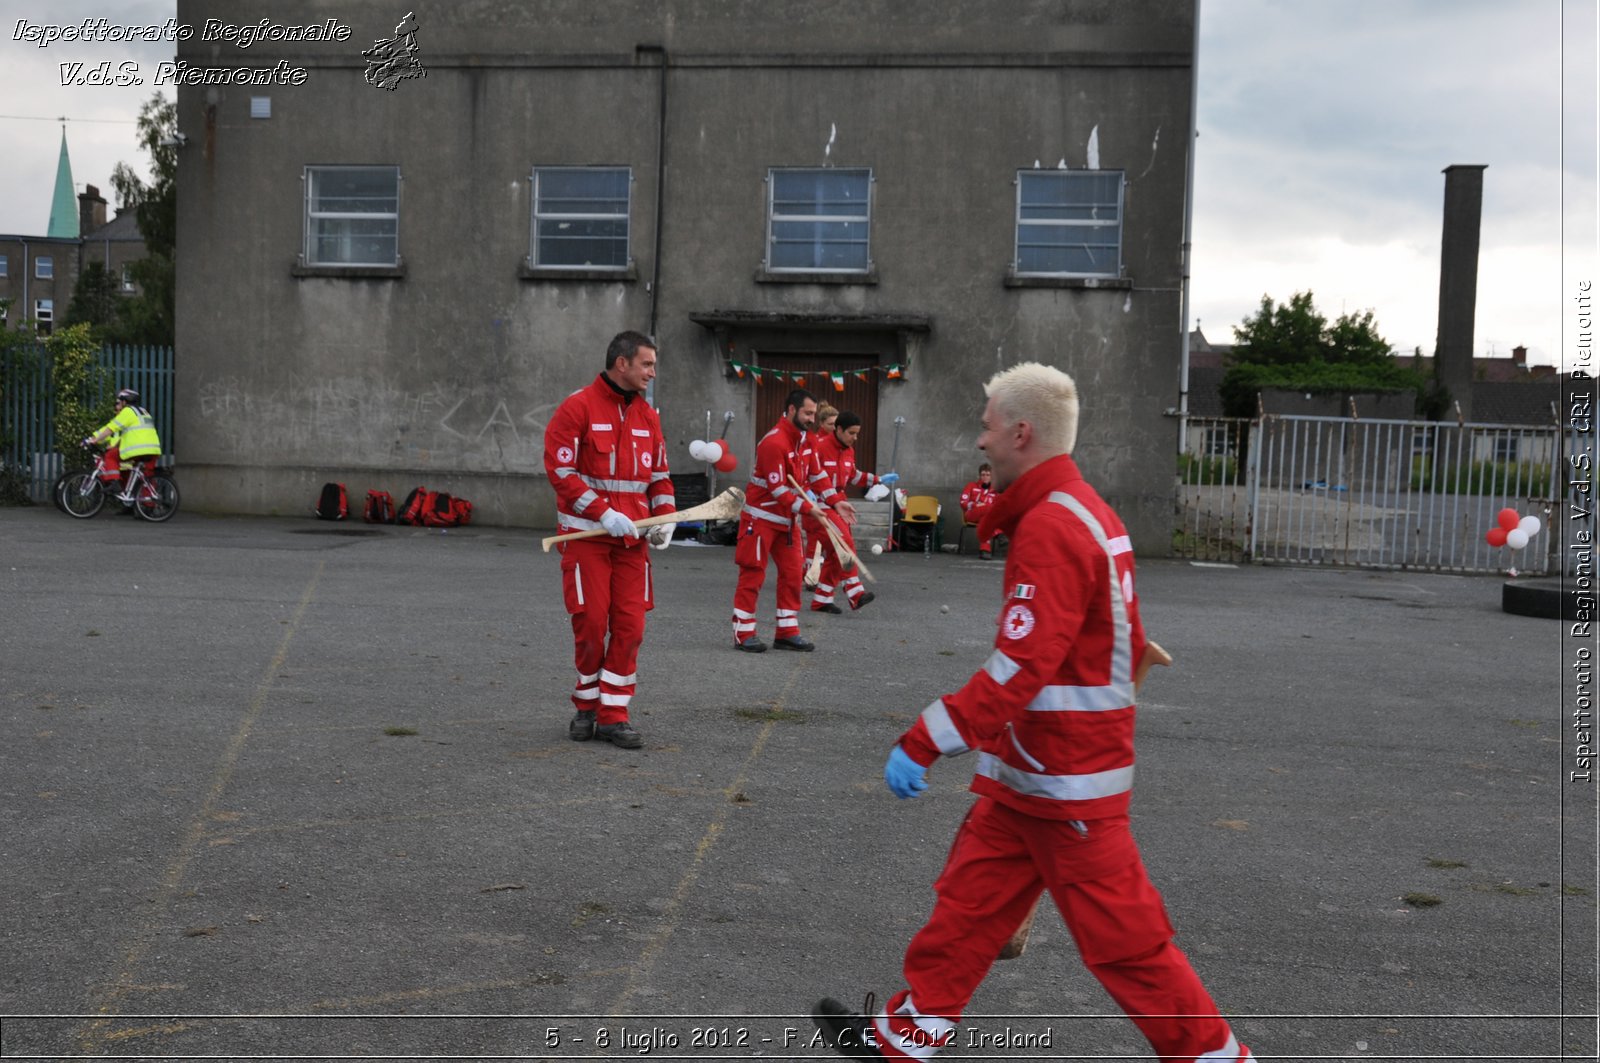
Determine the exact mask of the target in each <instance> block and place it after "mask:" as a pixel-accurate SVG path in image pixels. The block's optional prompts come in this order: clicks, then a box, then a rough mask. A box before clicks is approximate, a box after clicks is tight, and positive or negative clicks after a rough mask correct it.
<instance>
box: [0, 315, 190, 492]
mask: <svg viewBox="0 0 1600 1063" xmlns="http://www.w3.org/2000/svg"><path fill="white" fill-rule="evenodd" d="M99 363H100V365H101V366H103V367H105V368H106V369H108V370H109V371H110V375H109V378H108V380H107V390H106V391H105V392H104V393H102V394H100V395H97V396H96V399H97V400H98V399H108V398H110V396H111V394H113V393H115V392H116V391H117V389H119V388H134V389H136V390H137V391H138V392H139V396H140V399H141V401H142V402H143V405H144V407H145V409H147V410H149V411H150V414H151V416H153V417H154V418H155V421H156V430H157V431H158V432H160V433H161V448H162V450H163V453H162V455H161V464H162V465H166V466H170V465H172V464H173V462H174V459H173V454H174V453H176V451H177V446H176V443H175V442H174V435H173V431H172V381H173V352H172V348H171V347H123V346H115V347H113V346H106V347H102V348H100V357H99ZM55 415H56V404H55V393H54V389H53V388H52V387H51V385H50V356H49V353H48V352H46V351H45V349H44V346H43V344H40V345H39V346H37V347H35V348H33V349H32V351H31V353H30V354H29V355H28V356H27V357H22V358H17V359H14V360H11V361H7V362H5V363H4V364H0V440H3V442H4V444H5V448H4V451H3V452H0V462H4V463H5V464H6V465H7V466H9V467H10V468H12V469H14V470H17V471H18V472H20V473H21V475H22V476H23V478H24V479H25V480H26V481H27V484H28V495H29V497H31V498H32V499H33V500H34V501H35V502H41V503H42V502H46V501H48V500H49V497H50V485H51V484H52V483H54V482H55V479H56V477H57V476H59V475H60V474H61V470H62V467H63V465H62V453H63V451H64V450H66V449H68V448H71V447H74V446H76V445H77V443H76V441H75V440H70V439H69V440H58V439H57V438H56V416H55Z"/></svg>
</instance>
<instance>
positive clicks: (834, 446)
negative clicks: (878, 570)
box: [811, 410, 900, 613]
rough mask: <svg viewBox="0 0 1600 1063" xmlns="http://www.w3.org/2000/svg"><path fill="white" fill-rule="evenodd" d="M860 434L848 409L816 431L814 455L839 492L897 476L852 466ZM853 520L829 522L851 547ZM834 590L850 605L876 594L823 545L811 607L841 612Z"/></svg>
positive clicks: (891, 480)
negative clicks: (827, 426) (827, 427)
mask: <svg viewBox="0 0 1600 1063" xmlns="http://www.w3.org/2000/svg"><path fill="white" fill-rule="evenodd" d="M860 436H861V418H860V417H857V416H856V415H855V414H853V413H851V412H850V411H849V410H846V411H844V412H843V413H841V414H839V415H838V417H837V418H835V420H834V424H833V429H832V430H831V431H822V432H819V433H818V438H817V458H818V460H819V461H820V462H821V464H822V471H823V472H825V473H827V474H828V477H829V479H830V480H832V482H833V485H834V486H835V487H837V488H838V489H839V490H840V491H841V492H842V491H844V489H845V488H847V487H861V488H867V487H872V486H873V485H875V484H880V483H883V484H892V483H894V482H895V481H896V480H898V479H900V475H899V474H898V473H887V474H885V475H883V476H874V475H873V474H872V473H870V472H867V471H866V470H865V469H858V468H856V450H855V447H856V440H857V439H858V438H860ZM830 512H837V510H835V511H830ZM853 523H855V514H854V513H850V514H847V515H845V516H844V519H839V520H834V522H833V524H834V527H835V528H836V529H837V530H838V531H839V534H840V537H841V538H842V539H843V540H844V542H845V545H846V546H848V547H849V548H850V549H851V550H852V551H854V550H855V548H856V543H855V537H854V536H852V535H851V534H850V525H851V524H853ZM836 590H837V591H843V592H844V596H845V600H846V601H847V602H849V603H850V608H851V609H860V608H861V607H862V606H863V605H866V604H867V603H868V602H871V601H872V600H873V599H875V598H876V597H877V595H876V594H873V593H872V592H871V591H869V590H867V588H866V587H865V586H863V585H862V583H861V577H860V576H859V575H857V574H856V573H854V572H851V573H850V575H848V576H846V575H845V574H844V568H843V566H841V565H840V564H839V558H838V557H837V556H835V555H834V553H833V551H832V550H829V549H827V548H826V547H824V549H823V554H822V574H821V576H820V577H819V578H818V580H817V586H816V589H815V590H814V591H812V594H811V608H812V609H813V610H814V611H816V612H819V613H838V612H842V610H841V609H840V608H839V607H838V606H837V605H835V604H834V601H833V598H834V593H835V591H836Z"/></svg>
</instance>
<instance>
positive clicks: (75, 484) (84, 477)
mask: <svg viewBox="0 0 1600 1063" xmlns="http://www.w3.org/2000/svg"><path fill="white" fill-rule="evenodd" d="M56 501H57V504H58V505H60V507H61V510H62V512H63V513H65V514H66V515H67V516H69V517H77V518H78V519H79V520H87V519H88V518H90V517H92V516H94V515H95V514H96V513H99V512H100V507H101V506H103V505H105V504H106V493H105V490H104V489H103V488H102V487H101V486H100V478H99V477H97V476H96V475H95V474H94V472H93V470H90V471H89V472H75V473H73V474H72V475H71V476H68V477H66V478H65V479H64V480H62V481H61V487H60V489H59V490H58V491H57V493H56Z"/></svg>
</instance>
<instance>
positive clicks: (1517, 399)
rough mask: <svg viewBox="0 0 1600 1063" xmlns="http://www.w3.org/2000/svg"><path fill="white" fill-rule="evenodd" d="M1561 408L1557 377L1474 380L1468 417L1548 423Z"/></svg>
mask: <svg viewBox="0 0 1600 1063" xmlns="http://www.w3.org/2000/svg"><path fill="white" fill-rule="evenodd" d="M1552 406H1554V407H1555V409H1556V410H1557V411H1559V410H1560V409H1561V380H1560V379H1559V378H1555V377H1547V378H1545V379H1543V380H1520V381H1505V380H1478V381H1474V382H1473V385H1472V419H1473V420H1474V421H1478V422H1480V423H1483V424H1524V425H1550V424H1552V423H1554V420H1555V417H1556V414H1553V413H1551V407H1552Z"/></svg>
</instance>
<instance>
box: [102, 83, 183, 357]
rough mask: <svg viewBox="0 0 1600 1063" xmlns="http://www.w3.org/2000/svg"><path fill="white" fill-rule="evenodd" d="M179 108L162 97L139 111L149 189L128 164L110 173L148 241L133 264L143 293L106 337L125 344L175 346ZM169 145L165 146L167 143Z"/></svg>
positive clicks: (128, 302) (127, 303)
mask: <svg viewBox="0 0 1600 1063" xmlns="http://www.w3.org/2000/svg"><path fill="white" fill-rule="evenodd" d="M177 130H178V108H177V105H176V104H175V103H173V102H172V101H171V100H168V99H166V98H165V97H163V96H162V95H161V94H160V93H157V94H156V95H154V96H152V97H150V99H149V100H147V101H146V102H145V105H144V107H142V108H141V109H140V111H139V144H140V145H141V146H142V147H143V148H144V150H145V151H146V152H147V153H148V154H149V156H150V183H149V184H148V185H146V184H145V183H144V182H143V181H141V180H140V179H139V175H138V174H136V173H134V171H133V168H132V167H130V166H129V165H128V164H127V163H118V164H117V167H116V169H114V170H112V171H111V186H112V187H113V188H115V189H116V190H117V201H118V203H119V204H120V206H121V209H123V210H132V211H133V212H134V218H135V219H136V220H137V221H138V223H139V233H140V235H142V236H143V237H144V246H145V257H144V258H141V259H139V260H138V261H137V262H132V263H129V265H128V273H129V275H130V276H131V278H132V279H133V281H134V283H135V284H137V285H138V287H139V289H140V291H139V294H138V295H136V296H133V297H130V298H127V299H124V300H122V302H121V304H120V311H121V312H120V313H119V314H118V320H117V323H116V324H115V325H114V326H113V327H112V328H111V329H109V330H108V338H110V339H114V340H118V341H121V342H123V343H153V344H159V345H161V346H171V345H172V342H173V335H174V328H173V293H174V282H173V271H174V262H175V260H176V246H177V237H178V196H177V190H178V181H177V178H178V149H177V147H176V146H175V145H174V144H173V134H175V133H176V132H177ZM163 142H165V143H163Z"/></svg>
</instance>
